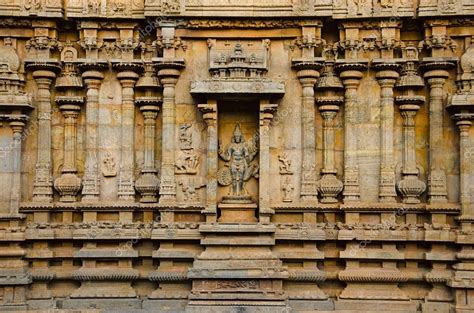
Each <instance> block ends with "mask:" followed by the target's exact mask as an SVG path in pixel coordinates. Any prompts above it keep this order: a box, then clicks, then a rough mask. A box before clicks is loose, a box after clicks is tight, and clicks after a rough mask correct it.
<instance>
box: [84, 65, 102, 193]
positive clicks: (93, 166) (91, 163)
mask: <svg viewBox="0 0 474 313" xmlns="http://www.w3.org/2000/svg"><path fill="white" fill-rule="evenodd" d="M82 77H83V79H84V82H85V84H86V87H87V93H86V144H85V146H86V164H85V172H84V178H83V184H84V187H83V189H82V201H89V200H92V201H93V200H98V199H99V193H100V177H99V149H98V147H99V141H98V138H99V136H98V124H99V89H100V84H101V81H102V79H103V78H104V76H103V75H102V74H101V73H100V72H99V71H94V70H91V71H86V72H84V73H83V74H82Z"/></svg>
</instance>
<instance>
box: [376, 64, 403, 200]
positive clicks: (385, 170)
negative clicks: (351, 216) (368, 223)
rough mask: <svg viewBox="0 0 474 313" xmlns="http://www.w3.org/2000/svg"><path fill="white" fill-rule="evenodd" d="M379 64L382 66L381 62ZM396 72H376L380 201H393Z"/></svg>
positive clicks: (394, 194)
mask: <svg viewBox="0 0 474 313" xmlns="http://www.w3.org/2000/svg"><path fill="white" fill-rule="evenodd" d="M379 66H384V64H381V65H379ZM398 76H399V75H398V73H397V72H396V71H394V70H385V69H384V70H381V71H379V72H378V73H377V74H376V77H377V79H378V83H379V85H380V88H381V90H380V186H379V188H380V189H379V200H380V202H395V197H396V195H397V194H396V191H395V165H394V161H393V123H394V99H393V87H394V86H395V82H396V79H397V78H398Z"/></svg>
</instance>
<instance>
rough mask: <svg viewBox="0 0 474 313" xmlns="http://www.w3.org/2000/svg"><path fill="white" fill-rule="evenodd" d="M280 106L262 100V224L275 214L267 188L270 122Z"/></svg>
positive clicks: (260, 178) (260, 193)
mask: <svg viewBox="0 0 474 313" xmlns="http://www.w3.org/2000/svg"><path fill="white" fill-rule="evenodd" d="M277 107H278V104H271V103H269V101H268V100H260V118H259V124H260V125H259V126H260V128H259V134H260V138H259V142H260V159H259V160H260V174H259V180H258V185H259V186H258V190H259V192H258V194H259V204H258V207H259V221H260V222H261V223H270V215H271V214H273V213H274V211H273V210H272V209H270V196H271V195H270V194H269V192H270V189H269V188H268V187H267V186H269V185H270V184H271V182H270V122H271V120H272V118H273V112H275V110H276V109H277Z"/></svg>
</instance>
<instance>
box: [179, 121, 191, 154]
mask: <svg viewBox="0 0 474 313" xmlns="http://www.w3.org/2000/svg"><path fill="white" fill-rule="evenodd" d="M190 129H191V124H181V125H180V126H179V142H180V144H181V149H191V144H192V142H193V134H192V132H190Z"/></svg>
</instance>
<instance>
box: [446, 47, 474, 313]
mask: <svg viewBox="0 0 474 313" xmlns="http://www.w3.org/2000/svg"><path fill="white" fill-rule="evenodd" d="M473 43H474V41H473V39H471V41H470V46H469V48H468V49H466V51H465V53H464V54H463V56H462V57H461V60H460V68H461V70H462V73H461V74H460V75H459V76H458V90H457V92H456V93H455V94H454V95H453V97H452V98H451V103H450V104H449V105H448V106H447V107H446V109H447V110H448V111H449V113H450V114H451V119H453V120H454V121H456V125H457V127H458V128H459V191H460V202H461V212H462V214H461V216H459V217H458V218H457V220H458V221H459V223H460V225H461V227H460V230H459V232H458V233H457V236H456V243H458V244H459V245H461V251H459V252H457V253H456V259H457V260H458V263H457V264H455V265H453V268H454V270H455V272H454V276H453V277H452V279H451V280H450V281H449V282H448V286H450V287H452V288H453V289H454V292H455V309H456V312H472V311H473V310H474V297H473V294H474V280H473V277H474V244H473V243H474V236H473V234H474V232H473V230H474V203H473V202H472V179H473V177H472V176H473V165H472V164H473V155H472V149H473V141H472V135H471V133H472V129H471V127H472V121H473V120H474V101H473V100H474V88H473V87H474V85H473V83H474V80H473V78H474V67H473V63H472V60H473V59H474V45H473Z"/></svg>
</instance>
